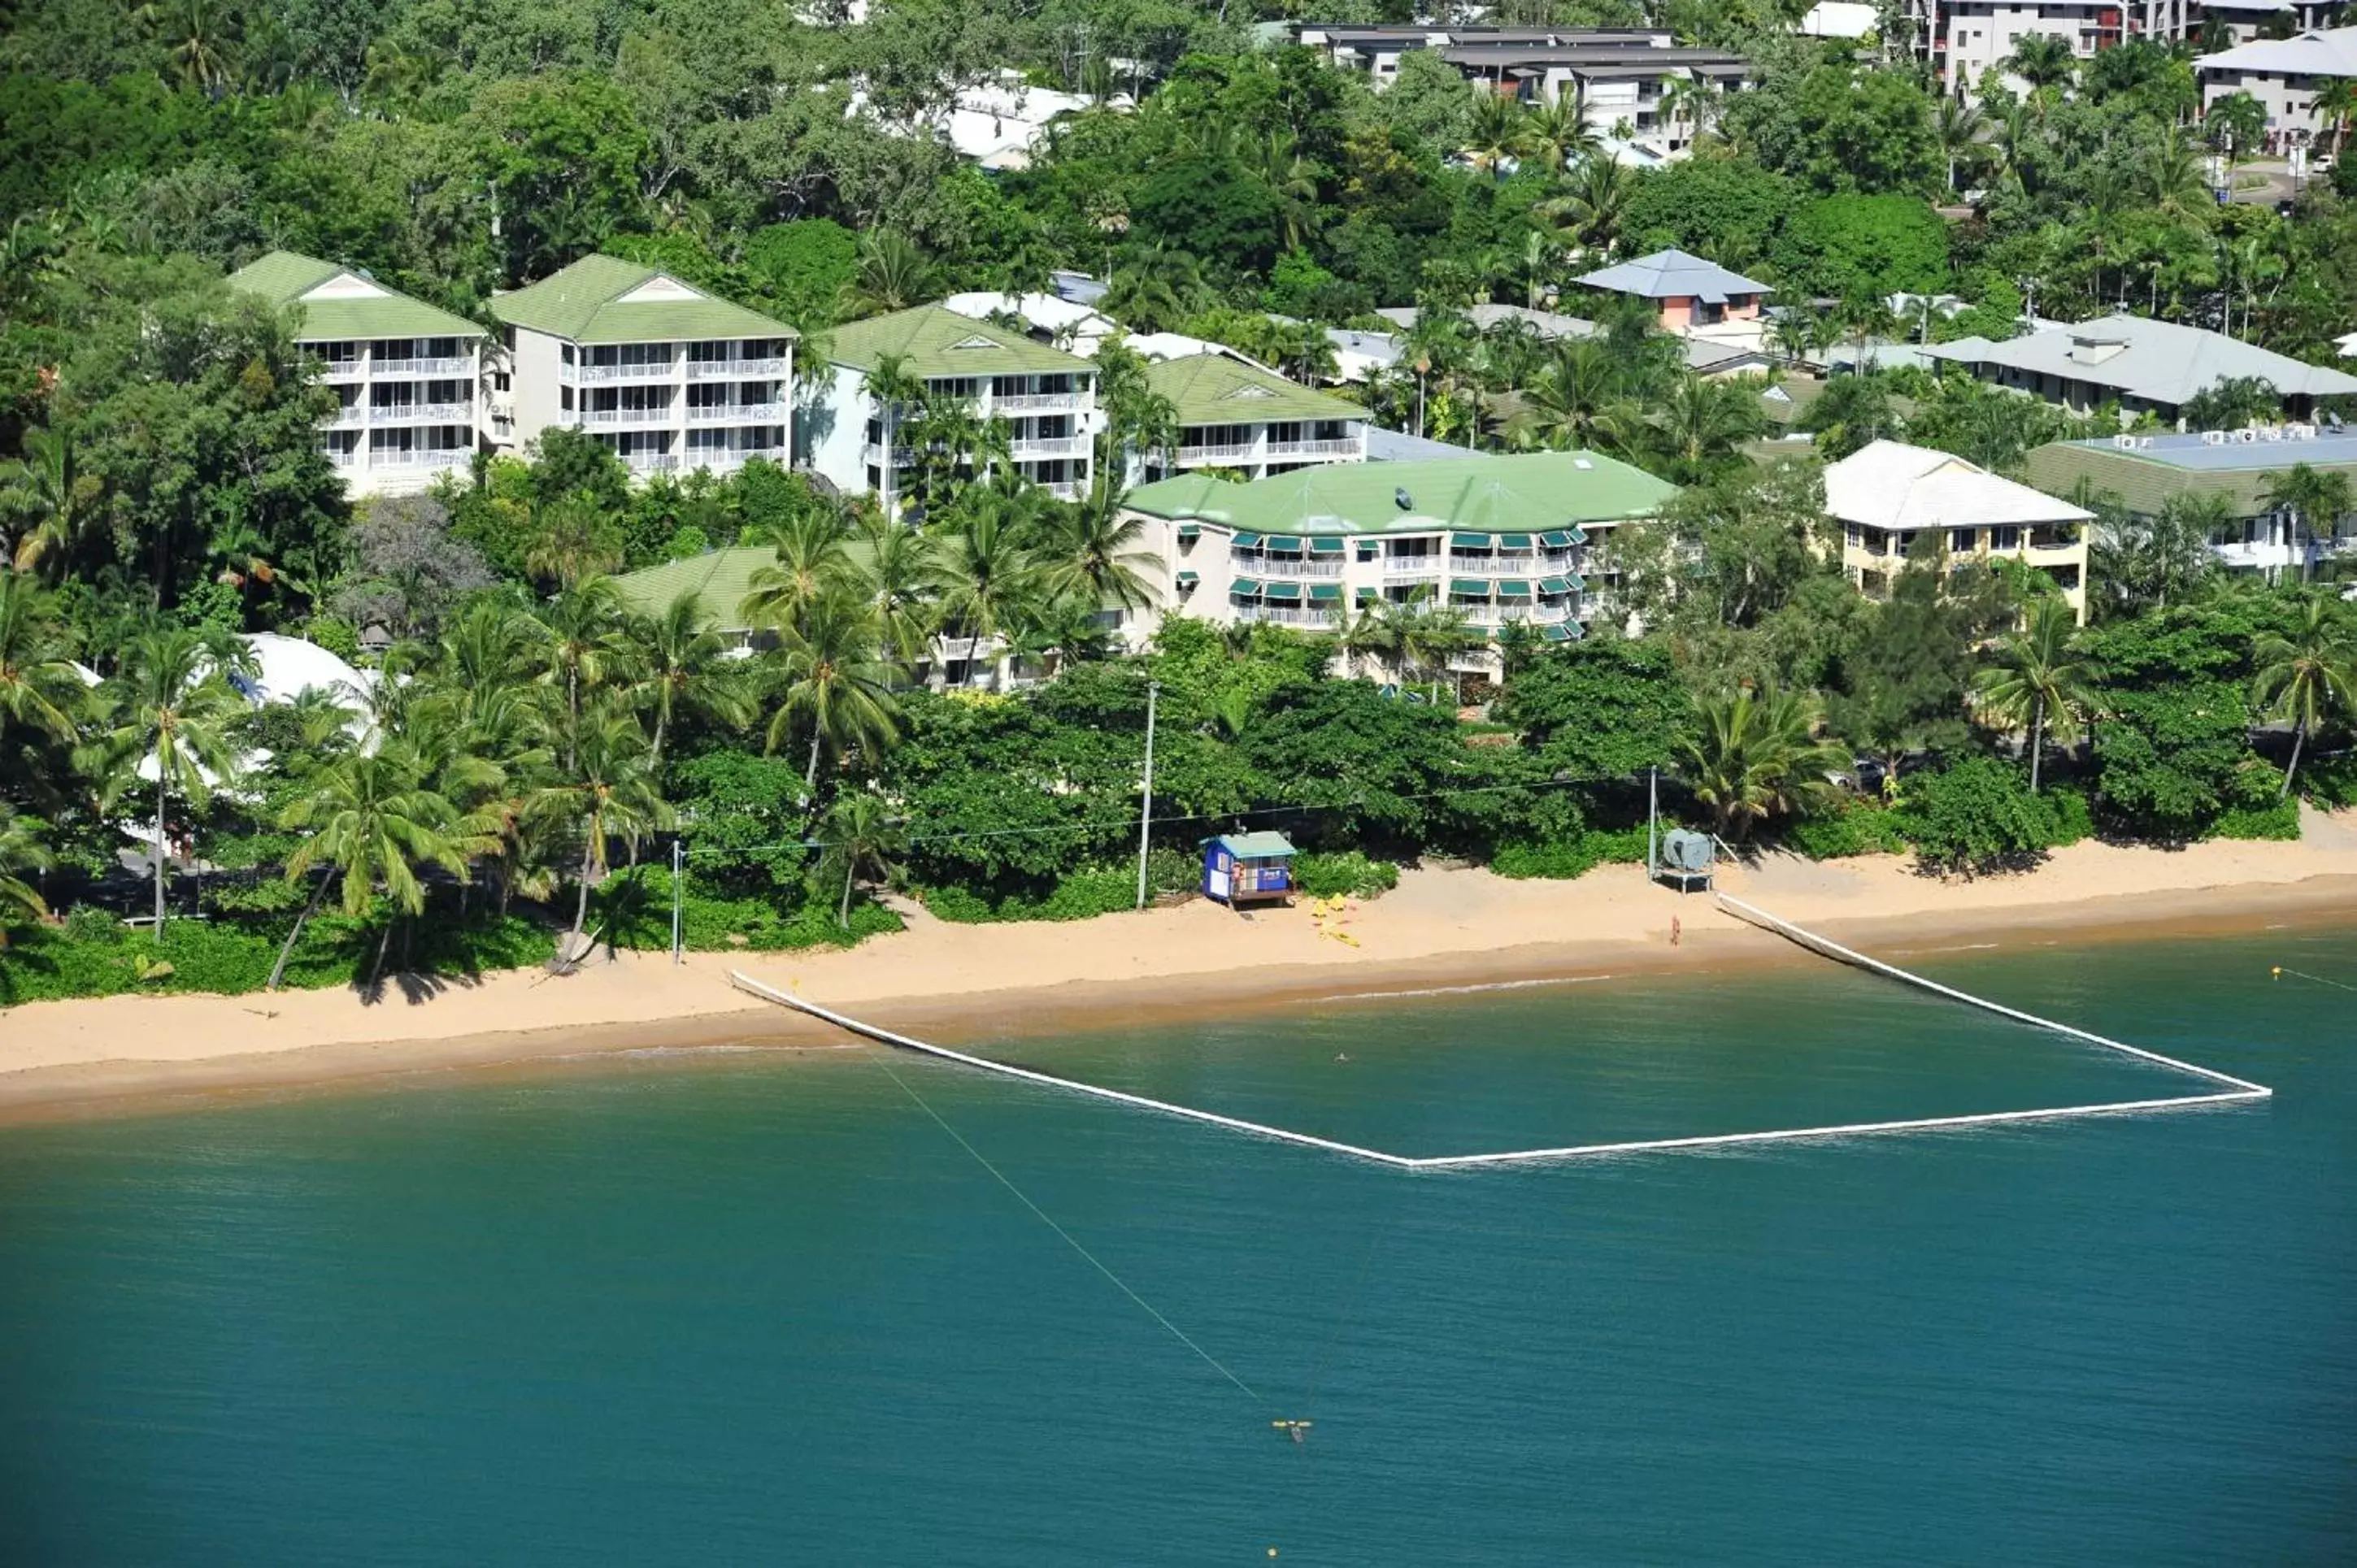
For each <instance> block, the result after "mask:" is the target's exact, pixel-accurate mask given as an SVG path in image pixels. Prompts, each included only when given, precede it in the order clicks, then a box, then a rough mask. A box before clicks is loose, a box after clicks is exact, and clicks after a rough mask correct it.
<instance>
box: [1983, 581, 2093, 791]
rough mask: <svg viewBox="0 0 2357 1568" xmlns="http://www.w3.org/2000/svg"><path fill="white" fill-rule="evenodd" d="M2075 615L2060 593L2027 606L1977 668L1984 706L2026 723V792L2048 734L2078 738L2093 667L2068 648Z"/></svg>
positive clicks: (2034, 780)
mask: <svg viewBox="0 0 2357 1568" xmlns="http://www.w3.org/2000/svg"><path fill="white" fill-rule="evenodd" d="M2078 630H2079V628H2078V618H2077V617H2076V616H2074V615H2073V614H2072V611H2071V607H2070V606H2069V605H2067V604H2065V603H2063V602H2062V601H2061V599H2059V598H2044V599H2040V600H2039V601H2038V602H2037V603H2036V604H2034V605H2032V606H2030V607H2029V618H2028V622H2027V624H2025V625H2024V626H2023V627H2022V628H2021V629H2020V630H2018V631H2016V632H2014V633H2013V634H2012V635H2011V636H2009V637H2007V638H2005V639H2002V640H2001V641H1999V642H1998V643H1997V645H1996V663H1994V664H1992V665H1990V666H1989V667H1988V668H1986V669H1985V670H1983V671H1981V672H1980V675H1979V678H1978V680H1977V682H1976V684H1977V686H1978V688H1979V692H1980V698H1981V704H1982V707H1983V708H1984V709H1985V710H1986V712H1987V713H1988V714H1990V715H1991V716H1993V717H1995V718H1997V719H2001V720H2003V721H2004V722H2005V723H2007V724H2009V725H2019V724H2022V723H2024V722H2025V721H2026V722H2027V723H2028V724H2029V792H2030V793H2031V794H2033V795H2035V794H2037V793H2038V775H2039V765H2040V761H2041V760H2042V759H2043V758H2044V757H2045V752H2046V739H2047V737H2048V736H2053V738H2055V739H2056V740H2058V741H2061V743H2062V744H2063V745H2065V746H2068V745H2069V744H2071V742H2072V741H2073V740H2075V739H2077V738H2078V734H2079V717H2080V715H2081V714H2083V713H2084V712H2086V709H2087V703H2088V700H2089V688H2090V684H2091V682H2093V678H2094V670H2093V666H2091V665H2089V664H2088V663H2087V662H2086V660H2083V659H2081V658H2080V657H2079V656H2078V655H2077V654H2076V653H2075V652H2074V651H2073V650H2072V647H2071V644H2072V639H2074V638H2075V637H2076V636H2077V635H2078Z"/></svg>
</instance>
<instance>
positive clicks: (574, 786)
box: [525, 701, 672, 964]
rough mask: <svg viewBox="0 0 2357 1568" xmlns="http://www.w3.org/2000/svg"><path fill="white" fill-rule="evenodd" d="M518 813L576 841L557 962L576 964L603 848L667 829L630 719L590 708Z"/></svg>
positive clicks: (610, 707)
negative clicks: (567, 923)
mask: <svg viewBox="0 0 2357 1568" xmlns="http://www.w3.org/2000/svg"><path fill="white" fill-rule="evenodd" d="M525 811H526V813H527V814H528V815H530V816H531V817H533V818H535V819H537V820H540V821H543V822H549V823H551V824H553V825H556V826H560V827H565V828H570V829H573V830H575V831H577V832H579V833H580V834H581V864H580V868H579V871H578V874H577V876H576V891H575V897H574V904H573V929H572V930H571V931H570V932H568V933H567V935H566V937H565V948H564V950H563V951H562V952H560V953H559V954H558V955H557V956H558V959H559V961H561V962H564V963H566V964H571V963H577V962H579V961H580V960H581V959H582V957H583V956H584V954H583V950H582V939H581V933H582V929H583V928H584V927H585V926H587V924H588V920H589V889H590V887H591V886H592V885H593V884H595V883H596V882H597V880H598V878H600V877H602V876H604V875H605V874H606V868H607V858H606V846H607V844H608V843H609V842H610V841H611V840H612V839H614V838H615V837H616V836H618V835H619V836H621V837H626V838H628V837H635V836H637V835H638V834H640V833H646V832H655V831H657V830H659V829H662V828H664V827H668V826H669V825H670V824H671V822H672V811H671V808H670V806H668V805H667V804H665V803H664V801H663V798H662V790H661V789H658V788H657V786H656V782H655V776H654V769H653V768H651V766H650V765H649V763H648V757H647V737H646V733H645V732H644V731H643V730H641V729H640V727H639V721H638V718H637V717H636V715H634V714H631V713H630V711H629V710H627V709H626V708H623V707H621V706H620V705H619V704H618V703H612V702H610V701H608V702H601V703H596V704H594V705H593V706H592V707H591V708H590V709H589V711H588V712H587V714H584V715H583V718H582V722H581V725H580V732H579V734H578V735H576V736H575V737H574V747H573V756H572V757H571V759H570V761H569V762H568V764H567V766H566V768H565V772H564V773H563V775H562V776H561V777H559V778H558V779H556V780H555V781H554V782H553V783H550V784H547V785H545V786H544V787H543V788H541V789H538V790H536V791H534V792H533V795H532V797H531V799H530V800H529V801H528V802H527V804H526V807H525Z"/></svg>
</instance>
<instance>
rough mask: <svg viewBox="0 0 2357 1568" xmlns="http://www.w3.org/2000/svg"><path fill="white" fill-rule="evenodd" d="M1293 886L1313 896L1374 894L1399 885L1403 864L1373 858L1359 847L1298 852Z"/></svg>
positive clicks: (1376, 894)
mask: <svg viewBox="0 0 2357 1568" xmlns="http://www.w3.org/2000/svg"><path fill="white" fill-rule="evenodd" d="M1293 886H1294V887H1295V889H1296V890H1297V891H1298V892H1300V893H1301V894H1303V895H1304V896H1306V897H1311V898H1331V897H1334V896H1335V895H1337V894H1344V893H1346V894H1349V895H1350V896H1351V897H1354V898H1373V897H1378V896H1380V895H1382V894H1384V893H1388V892H1390V891H1391V890H1392V889H1393V888H1394V887H1396V886H1399V867H1398V866H1397V865H1394V864H1393V863H1392V862H1390V861H1388V860H1372V859H1370V858H1368V857H1367V856H1366V855H1364V854H1361V853H1360V852H1358V851H1357V850H1346V851H1344V852H1343V853H1341V854H1304V855H1297V856H1296V857H1295V859H1294V862H1293Z"/></svg>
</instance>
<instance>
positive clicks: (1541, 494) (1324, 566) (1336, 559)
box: [1123, 452, 1677, 671]
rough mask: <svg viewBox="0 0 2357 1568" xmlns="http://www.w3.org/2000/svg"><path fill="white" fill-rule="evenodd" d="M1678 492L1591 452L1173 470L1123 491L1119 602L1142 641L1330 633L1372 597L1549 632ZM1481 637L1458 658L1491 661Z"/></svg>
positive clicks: (1488, 629) (1574, 618) (1478, 663)
mask: <svg viewBox="0 0 2357 1568" xmlns="http://www.w3.org/2000/svg"><path fill="white" fill-rule="evenodd" d="M1676 493H1677V488H1676V487H1675V486H1674V485H1672V484H1670V483H1668V482H1667V481H1665V480H1663V479H1658V478H1654V477H1653V476H1652V475H1651V474H1648V473H1646V472H1644V471H1643V470H1642V469H1641V468H1635V467H1631V466H1630V465H1628V464H1626V463H1621V462H1617V461H1615V460H1614V459H1612V458H1610V457H1605V456H1598V455H1597V454H1595V453H1592V452H1537V453H1531V454H1527V455H1523V456H1493V455H1490V454H1483V455H1481V456H1478V457H1469V458H1465V459H1462V460H1458V461H1437V462H1406V463H1364V464H1346V465H1340V466H1334V467H1317V468H1307V469H1303V470H1301V471H1299V472H1297V473H1292V474H1284V475H1279V476H1277V477H1276V478H1266V479H1256V480H1253V481H1251V482H1249V483H1246V484H1235V483H1232V482H1228V481H1223V480H1221V479H1218V478H1212V477H1211V476H1209V475H1204V474H1182V475H1179V477H1177V478H1169V479H1164V480H1162V481H1161V482H1160V483H1158V484H1151V485H1146V486H1143V487H1141V488H1140V489H1136V490H1134V491H1132V492H1131V494H1130V497H1129V501H1128V510H1129V511H1130V513H1131V514H1132V515H1134V516H1135V518H1136V519H1137V520H1138V521H1140V522H1141V523H1142V524H1144V529H1143V533H1142V537H1141V539H1140V541H1139V545H1140V548H1141V549H1142V550H1143V551H1144V552H1146V553H1147V554H1148V555H1149V556H1150V557H1151V558H1152V562H1153V564H1151V565H1150V566H1149V567H1148V568H1147V569H1146V573H1145V575H1146V578H1147V579H1148V581H1149V583H1150V584H1151V585H1152V586H1153V588H1154V590H1155V592H1154V598H1153V603H1152V604H1151V605H1150V606H1148V607H1145V608H1142V609H1138V610H1133V611H1130V612H1127V613H1126V614H1125V617H1124V620H1123V632H1124V635H1125V637H1126V638H1127V639H1129V640H1130V641H1131V642H1132V643H1133V644H1136V643H1142V642H1143V641H1144V639H1146V638H1149V637H1151V636H1152V635H1153V634H1154V631H1155V628H1157V627H1158V626H1159V625H1160V624H1161V620H1162V618H1163V617H1165V616H1169V615H1186V616H1191V617H1194V618H1197V619H1199V620H1206V621H1211V622H1212V623H1214V624H1217V625H1223V626H1224V625H1233V624H1235V623H1237V622H1241V621H1266V622H1273V623H1275V624H1277V625H1282V626H1292V627H1297V628H1302V629H1304V630H1310V631H1317V630H1321V629H1332V628H1333V627H1334V626H1335V624H1336V621H1337V619H1338V615H1337V612H1338V611H1340V610H1342V609H1344V608H1352V609H1358V608H1365V607H1371V606H1373V605H1375V604H1378V603H1386V602H1387V603H1391V604H1397V605H1410V604H1432V605H1437V606H1446V607H1448V608H1450V609H1453V610H1455V611H1456V612H1457V613H1458V614H1459V615H1460V616H1462V617H1463V618H1464V620H1465V622H1466V624H1467V625H1468V627H1469V628H1471V629H1473V630H1475V631H1478V632H1482V633H1486V634H1487V635H1488V637H1489V638H1491V639H1493V640H1494V639H1495V638H1496V637H1497V636H1498V634H1499V633H1500V632H1501V631H1502V630H1504V628H1507V627H1508V626H1512V625H1515V624H1522V625H1525V626H1528V627H1530V628H1532V629H1533V630H1534V631H1535V632H1536V633H1537V634H1538V635H1539V636H1541V637H1543V638H1544V639H1548V640H1550V641H1556V642H1564V641H1569V640H1571V639H1576V638H1577V637H1579V636H1581V635H1582V634H1583V631H1584V628H1585V626H1586V623H1587V621H1588V620H1590V619H1591V618H1593V617H1595V616H1596V615H1598V614H1599V613H1603V612H1605V611H1606V610H1607V609H1608V607H1609V606H1608V604H1607V603H1606V602H1605V601H1608V600H1609V594H1608V593H1607V592H1605V591H1604V590H1605V589H1606V586H1607V583H1606V582H1605V581H1603V580H1601V579H1603V578H1604V576H1605V574H1604V573H1603V572H1602V569H1601V565H1600V564H1599V563H1598V561H1597V559H1596V556H1595V551H1596V549H1597V547H1598V545H1599V544H1600V543H1601V542H1603V541H1604V540H1605V539H1607V538H1608V537H1609V533H1610V531H1611V530H1612V529H1613V528H1614V527H1616V526H1618V525H1619V524H1620V523H1623V522H1627V521H1631V520H1632V519H1636V518H1641V517H1646V516H1650V515H1652V513H1653V512H1655V511H1657V510H1660V508H1661V507H1662V505H1663V503H1664V502H1665V501H1667V500H1668V499H1670V498H1671V497H1673V496H1674V495H1675V494H1676ZM1497 665H1498V657H1497V652H1496V650H1495V648H1494V647H1490V648H1486V649H1484V650H1479V651H1477V652H1475V653H1474V654H1472V655H1470V656H1469V657H1468V658H1467V659H1466V660H1463V661H1462V667H1463V668H1465V669H1467V670H1470V671H1494V670H1495V669H1496V668H1497Z"/></svg>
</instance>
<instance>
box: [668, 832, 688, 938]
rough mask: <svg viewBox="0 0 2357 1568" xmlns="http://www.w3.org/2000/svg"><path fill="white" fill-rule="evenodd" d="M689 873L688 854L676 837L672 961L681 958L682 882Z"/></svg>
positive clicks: (672, 877)
mask: <svg viewBox="0 0 2357 1568" xmlns="http://www.w3.org/2000/svg"><path fill="white" fill-rule="evenodd" d="M686 875H687V854H686V851H685V848H684V846H683V845H682V844H681V843H680V841H679V840H678V839H676V838H674V839H673V840H672V841H671V961H672V962H673V963H677V962H679V961H680V958H679V908H680V883H681V881H682V880H683V878H684V877H685V876H686Z"/></svg>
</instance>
